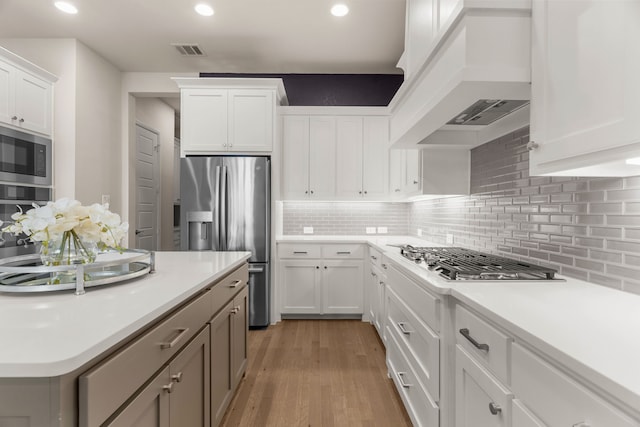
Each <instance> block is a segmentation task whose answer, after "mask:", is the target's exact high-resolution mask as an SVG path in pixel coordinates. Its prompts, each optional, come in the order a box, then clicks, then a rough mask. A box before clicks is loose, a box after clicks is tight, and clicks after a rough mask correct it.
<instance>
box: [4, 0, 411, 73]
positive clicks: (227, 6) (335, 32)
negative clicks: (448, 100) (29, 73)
mask: <svg viewBox="0 0 640 427" xmlns="http://www.w3.org/2000/svg"><path fill="white" fill-rule="evenodd" d="M71 1H72V2H74V3H75V4H76V5H77V7H78V9H79V10H80V11H79V13H78V14H77V15H67V14H64V13H61V12H59V11H58V10H57V9H55V7H54V6H53V0H0V38H14V37H15V38H23V37H38V38H39V37H65V38H67V37H69V38H77V39H78V40H80V41H81V42H83V43H84V44H86V45H87V46H89V47H91V48H92V49H93V50H95V51H96V52H97V53H99V54H100V55H102V56H103V57H104V58H106V59H107V60H108V61H110V62H111V63H113V64H114V65H115V66H116V67H118V68H119V69H120V70H122V71H139V72H225V73H348V74H351V73H354V74H359V73H364V74H369V73H376V74H377V73H381V74H392V73H394V74H395V73H400V72H401V70H399V69H397V68H396V67H395V65H396V63H397V62H398V59H399V58H400V55H401V54H402V51H403V40H404V16H405V12H404V10H405V0H342V2H343V3H345V4H347V5H348V6H349V8H350V12H349V14H348V15H347V16H345V17H343V18H337V17H334V16H332V15H331V14H330V13H329V9H330V7H331V6H332V5H333V4H334V2H332V1H331V0H204V1H206V2H208V3H209V4H211V5H212V6H213V8H214V9H215V14H214V15H213V16H212V17H209V18H206V17H202V16H199V15H197V14H196V13H195V12H194V11H193V6H194V5H195V3H196V2H197V1H196V0H71ZM171 43H197V44H199V45H200V47H201V49H203V50H204V52H205V54H206V56H205V57H201V58H187V57H182V56H180V54H179V53H178V52H177V50H176V49H175V48H174V47H172V46H171Z"/></svg>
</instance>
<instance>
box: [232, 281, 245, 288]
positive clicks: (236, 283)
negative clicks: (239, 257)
mask: <svg viewBox="0 0 640 427" xmlns="http://www.w3.org/2000/svg"><path fill="white" fill-rule="evenodd" d="M240 283H242V280H234V281H233V282H232V283H231V284H230V285H229V287H230V288H237V287H238V286H240Z"/></svg>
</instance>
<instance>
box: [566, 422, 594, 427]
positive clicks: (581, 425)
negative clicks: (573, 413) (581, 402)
mask: <svg viewBox="0 0 640 427" xmlns="http://www.w3.org/2000/svg"><path fill="white" fill-rule="evenodd" d="M571 427H591V424H587V423H585V422H584V421H581V422H579V423H575V424H574V425H572V426H571Z"/></svg>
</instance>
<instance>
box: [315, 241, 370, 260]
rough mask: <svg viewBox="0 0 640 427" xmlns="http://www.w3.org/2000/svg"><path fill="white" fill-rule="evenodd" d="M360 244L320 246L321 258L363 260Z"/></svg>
mask: <svg viewBox="0 0 640 427" xmlns="http://www.w3.org/2000/svg"><path fill="white" fill-rule="evenodd" d="M364 248H365V246H364V245H362V244H350V243H349V244H346V243H345V244H335V245H322V257H323V258H325V259H345V258H347V259H364Z"/></svg>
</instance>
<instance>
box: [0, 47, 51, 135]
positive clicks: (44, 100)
mask: <svg viewBox="0 0 640 427" xmlns="http://www.w3.org/2000/svg"><path fill="white" fill-rule="evenodd" d="M55 80H56V78H55V76H53V75H52V74H50V73H47V72H46V71H44V70H42V69H40V68H38V67H36V66H35V65H33V64H31V63H29V62H27V61H25V60H23V59H22V58H20V57H18V56H16V55H14V54H12V53H11V52H9V51H7V50H5V49H2V48H0V122H2V123H3V124H5V125H9V126H10V127H13V128H16V129H21V130H25V131H29V132H36V133H39V134H43V135H51V134H52V131H53V129H52V123H53V82H54V81H55Z"/></svg>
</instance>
